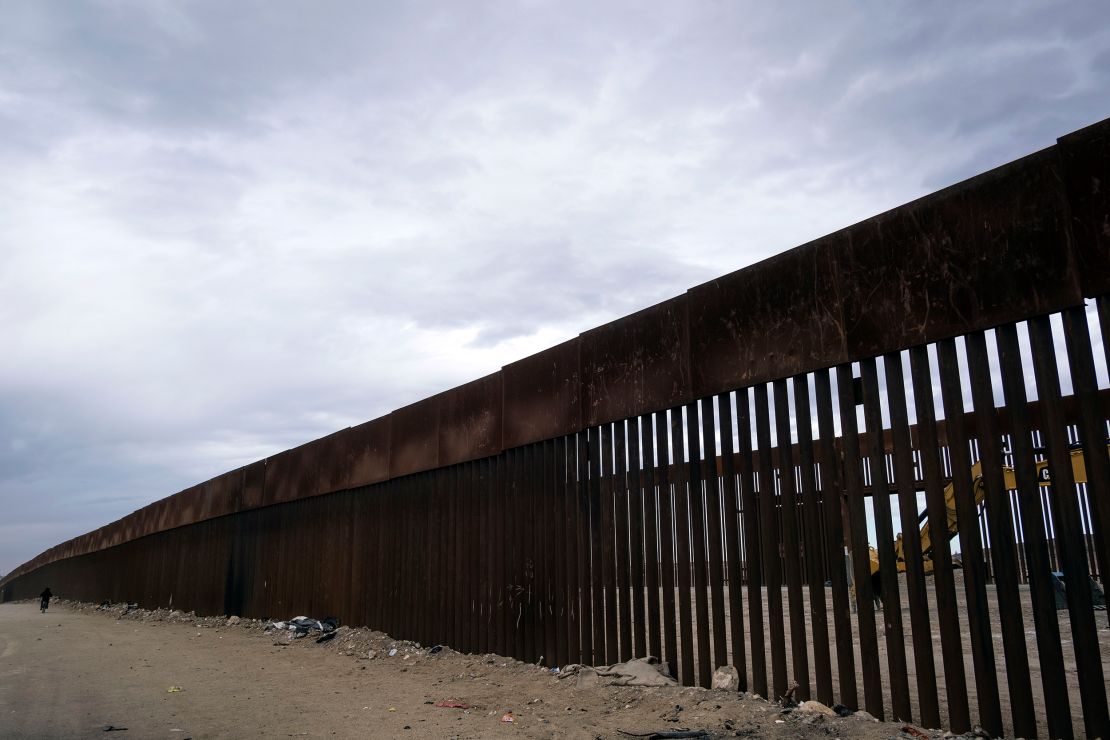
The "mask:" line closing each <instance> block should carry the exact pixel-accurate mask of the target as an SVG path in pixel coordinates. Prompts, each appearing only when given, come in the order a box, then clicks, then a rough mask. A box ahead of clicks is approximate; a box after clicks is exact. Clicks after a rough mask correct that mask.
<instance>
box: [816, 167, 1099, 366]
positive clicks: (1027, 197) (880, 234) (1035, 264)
mask: <svg viewBox="0 0 1110 740" xmlns="http://www.w3.org/2000/svg"><path fill="white" fill-rule="evenodd" d="M1066 212H1067V211H1066V205H1065V201H1064V198H1063V194H1062V190H1061V187H1060V172H1059V166H1058V163H1057V159H1056V153H1055V151H1053V150H1051V149H1046V150H1044V151H1041V152H1038V153H1036V154H1031V155H1029V156H1028V157H1025V158H1023V159H1021V160H1019V161H1017V162H1013V163H1010V164H1008V165H1004V166H1002V167H999V168H997V169H995V170H991V171H990V172H986V173H984V174H982V175H978V176H977V177H973V178H971V179H970V180H965V181H964V182H961V183H959V184H958V185H953V186H952V187H949V188H945V189H944V190H941V191H939V192H937V193H933V194H932V195H929V196H926V197H924V198H922V199H920V200H917V201H914V202H912V203H908V204H906V205H903V206H900V207H898V208H896V209H894V210H892V211H888V212H887V213H884V214H882V215H880V216H875V217H874V218H870V219H868V220H867V221H864V222H863V223H860V224H856V225H855V226H852V227H850V228H848V229H846V230H845V232H844V235H845V239H844V244H843V246H842V247H841V248H840V249H838V251H837V255H836V266H837V271H838V274H839V282H840V286H841V288H840V297H841V300H842V302H843V306H844V327H845V330H846V331H847V334H848V352H849V355H850V356H851V359H854V360H855V359H862V358H867V357H875V356H877V355H881V354H883V353H885V352H890V351H894V350H901V349H906V348H908V347H912V346H916V345H919V344H925V343H927V342H934V341H937V340H940V339H945V338H947V337H952V336H957V335H960V334H966V333H968V332H970V331H974V330H976V329H988V328H991V327H993V326H997V325H998V324H1001V323H1004V322H1006V321H1008V320H1012V319H1013V318H1014V317H1015V314H1017V315H1018V316H1020V317H1026V316H1032V315H1036V314H1042V313H1049V312H1051V311H1056V310H1059V309H1061V308H1065V307H1067V306H1074V305H1076V304H1077V303H1079V302H1080V301H1081V300H1082V298H1081V293H1080V289H1079V281H1078V275H1077V272H1076V270H1075V264H1074V260H1073V257H1072V253H1071V250H1069V249H1068V243H1069V238H1068V233H1067V218H1066Z"/></svg>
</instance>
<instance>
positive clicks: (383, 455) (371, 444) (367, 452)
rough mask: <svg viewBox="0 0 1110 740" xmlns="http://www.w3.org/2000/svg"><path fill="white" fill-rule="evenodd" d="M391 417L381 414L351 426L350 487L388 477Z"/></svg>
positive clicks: (376, 481)
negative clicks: (371, 419)
mask: <svg viewBox="0 0 1110 740" xmlns="http://www.w3.org/2000/svg"><path fill="white" fill-rule="evenodd" d="M391 422H392V417H391V416H388V415H387V416H382V417H380V418H378V419H374V420H373V421H368V422H366V423H365V424H359V425H358V426H355V427H351V429H350V433H349V438H350V447H351V478H350V485H351V487H352V488H354V487H357V486H365V485H368V484H370V483H378V482H379V481H383V480H387V479H388V478H389V446H390V428H391Z"/></svg>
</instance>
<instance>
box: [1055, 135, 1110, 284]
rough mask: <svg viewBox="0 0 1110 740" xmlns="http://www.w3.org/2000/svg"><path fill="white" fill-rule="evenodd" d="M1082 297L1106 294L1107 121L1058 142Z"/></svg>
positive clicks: (1109, 224)
mask: <svg viewBox="0 0 1110 740" xmlns="http://www.w3.org/2000/svg"><path fill="white" fill-rule="evenodd" d="M1056 148H1057V150H1058V151H1059V156H1060V163H1061V167H1062V169H1063V179H1064V189H1065V192H1066V193H1067V198H1068V204H1069V205H1070V208H1071V231H1072V235H1073V236H1074V237H1075V250H1076V258H1077V261H1078V263H1079V271H1080V280H1081V281H1082V282H1083V294H1084V295H1086V296H1097V295H1101V294H1103V293H1106V292H1110V119H1108V120H1105V121H1102V122H1100V123H1096V124H1094V125H1093V126H1088V127H1087V128H1083V129H1080V130H1079V131H1076V132H1074V133H1070V134H1068V135H1067V136H1063V137H1061V138H1060V139H1059V143H1058V144H1057V146H1056Z"/></svg>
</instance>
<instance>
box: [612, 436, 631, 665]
mask: <svg viewBox="0 0 1110 740" xmlns="http://www.w3.org/2000/svg"><path fill="white" fill-rule="evenodd" d="M614 433H615V437H614V453H615V454H616V463H615V465H614V467H613V475H612V476H611V478H612V480H613V498H614V502H615V505H616V512H615V517H614V526H615V528H616V536H617V542H616V558H617V627H618V632H619V634H620V645H619V659H620V660H621V661H626V660H630V659H631V658H633V657H634V656H633V654H632V604H631V603H630V601H629V599H630V598H631V581H632V570H631V563H630V562H629V557H630V555H629V541H628V538H629V526H628V525H629V520H628V475H627V450H626V446H625V443H626V439H627V435H628V429H627V424H626V422H625V421H618V422H617V423H616V424H614Z"/></svg>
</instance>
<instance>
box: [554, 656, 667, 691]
mask: <svg viewBox="0 0 1110 740" xmlns="http://www.w3.org/2000/svg"><path fill="white" fill-rule="evenodd" d="M581 672H586V676H587V680H585V681H582V680H580V681H579V682H578V687H579V688H592V687H593V686H594V685H597V683H601V682H600V680H599V681H597V682H594V681H592V680H590V673H591V672H592V673H593V674H594V675H595V676H597V677H598V678H599V679H600V678H602V677H603V678H609V679H612V680H609V681H605V682H604V684H605V685H607V686H677V685H678V681H676V680H675V679H674V677H673V676H672V675H671V674H670V673H669V672H668V671H667V666H666V665H665V664H664V663H661V662H660V661H659V658H656V657H654V656H650V655H649V656H648V657H646V658H636V659H635V660H629V661H627V662H625V663H615V664H613V665H608V666H596V667H594V666H585V665H581V664H578V663H572V664H571V665H568V666H567V667H565V668H564V669H563V670H562V672H561V673H560V674H559V676H558V677H559V678H560V679H562V678H569V677H571V676H577V675H578V674H579V673H581Z"/></svg>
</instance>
